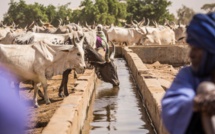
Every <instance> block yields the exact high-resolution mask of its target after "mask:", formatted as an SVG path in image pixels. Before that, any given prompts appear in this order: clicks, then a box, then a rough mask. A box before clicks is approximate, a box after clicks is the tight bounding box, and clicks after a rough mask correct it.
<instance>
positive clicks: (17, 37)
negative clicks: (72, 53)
mask: <svg viewBox="0 0 215 134" xmlns="http://www.w3.org/2000/svg"><path fill="white" fill-rule="evenodd" d="M79 36H80V35H79V34H78V32H76V31H73V32H72V33H68V34H48V33H34V32H27V33H22V34H16V33H14V32H13V33H11V32H8V34H7V35H6V36H5V37H3V38H0V43H1V44H32V43H38V42H40V41H45V42H49V43H52V44H54V45H64V44H72V39H73V37H76V38H77V37H79ZM82 36H83V35H82Z"/></svg>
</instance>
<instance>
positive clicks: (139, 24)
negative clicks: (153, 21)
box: [138, 17, 145, 27]
mask: <svg viewBox="0 0 215 134" xmlns="http://www.w3.org/2000/svg"><path fill="white" fill-rule="evenodd" d="M144 23H145V18H144V17H143V19H142V20H141V21H140V22H139V23H138V26H140V27H141V26H142V24H144Z"/></svg>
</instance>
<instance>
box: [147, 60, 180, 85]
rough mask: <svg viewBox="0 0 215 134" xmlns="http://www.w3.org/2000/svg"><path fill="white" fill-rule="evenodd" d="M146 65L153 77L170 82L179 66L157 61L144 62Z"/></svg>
mask: <svg viewBox="0 0 215 134" xmlns="http://www.w3.org/2000/svg"><path fill="white" fill-rule="evenodd" d="M146 67H147V68H148V69H150V70H151V72H152V73H153V77H156V78H161V79H165V80H167V81H169V82H172V81H173V79H174V78H175V76H176V74H177V73H178V70H179V69H180V67H177V68H175V67H173V66H172V65H169V64H160V63H159V62H158V61H157V62H155V63H153V64H146Z"/></svg>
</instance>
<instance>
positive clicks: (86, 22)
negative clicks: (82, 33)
mask: <svg viewBox="0 0 215 134" xmlns="http://www.w3.org/2000/svg"><path fill="white" fill-rule="evenodd" d="M85 25H86V27H87V28H89V29H90V26H89V25H88V24H87V21H86V22H85Z"/></svg>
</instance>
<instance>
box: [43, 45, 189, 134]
mask: <svg viewBox="0 0 215 134" xmlns="http://www.w3.org/2000/svg"><path fill="white" fill-rule="evenodd" d="M188 52H189V48H188V46H176V45H175V46H141V47H140V46H134V47H117V48H116V56H119V57H124V59H125V60H126V61H127V64H128V66H129V68H130V70H131V72H132V75H133V78H134V80H135V82H136V84H137V87H138V89H139V91H140V92H141V94H142V96H143V99H144V100H143V102H144V103H145V104H144V105H145V106H146V108H147V110H148V112H149V115H150V117H151V120H152V122H153V124H154V126H155V129H156V131H157V133H158V134H167V131H166V130H165V128H164V126H163V123H162V120H161V118H160V113H161V99H162V97H163V95H164V93H165V89H166V88H168V86H169V85H170V82H168V81H165V80H159V79H157V78H156V75H152V74H153V70H152V69H148V68H147V66H146V63H154V62H156V61H159V62H161V63H163V64H170V65H174V66H179V65H184V64H188V63H189V60H188V58H187V55H188ZM96 79H97V77H96V75H95V72H94V70H87V71H85V73H84V74H83V75H82V76H80V77H79V78H78V79H77V81H76V85H77V86H76V87H75V93H73V94H70V95H69V96H68V97H66V98H64V100H63V102H62V104H61V105H60V107H59V108H58V109H57V110H56V112H55V113H54V115H53V116H52V118H51V119H50V121H49V123H48V125H47V126H46V127H45V128H44V129H43V131H42V134H79V133H80V130H81V129H82V127H83V125H84V120H85V118H86V112H87V109H88V105H89V102H90V99H91V95H92V93H93V91H94V86H95V81H96ZM121 84H123V83H121Z"/></svg>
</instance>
